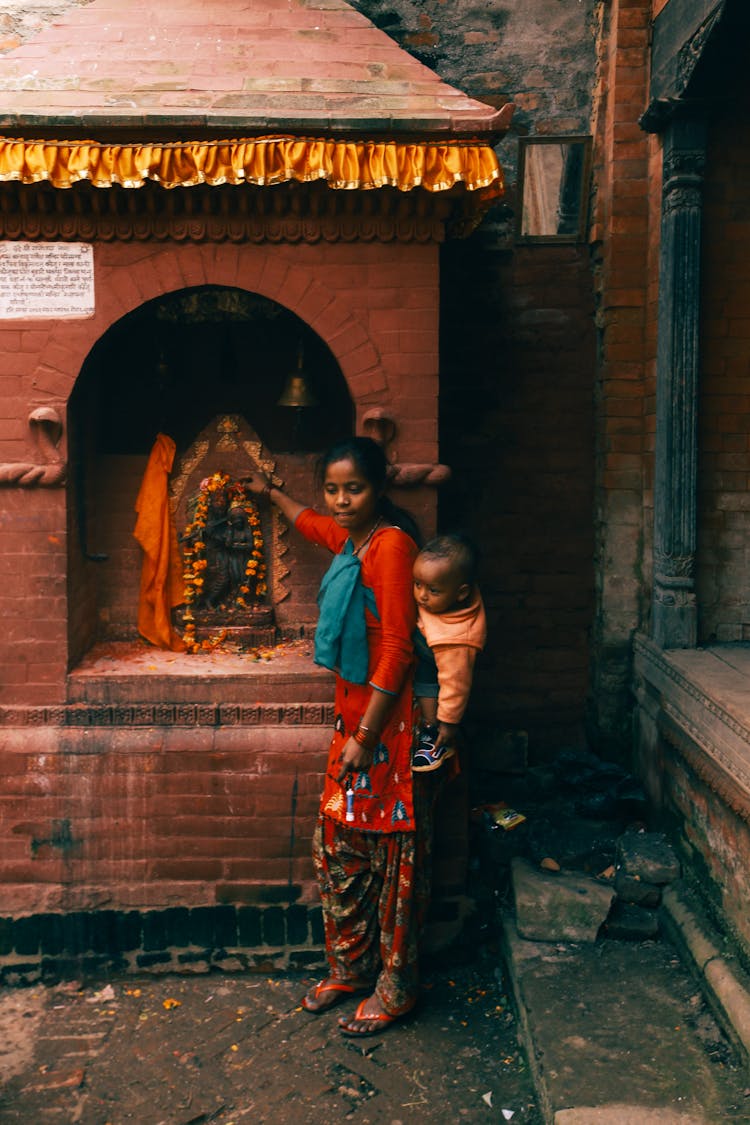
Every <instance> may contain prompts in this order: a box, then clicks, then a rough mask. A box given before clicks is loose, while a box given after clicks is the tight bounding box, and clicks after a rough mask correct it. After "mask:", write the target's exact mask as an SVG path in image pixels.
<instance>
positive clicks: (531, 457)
mask: <svg viewBox="0 0 750 1125" xmlns="http://www.w3.org/2000/svg"><path fill="white" fill-rule="evenodd" d="M483 250H484V247H483V245H482V243H481V241H480V240H479V239H477V240H476V242H472V243H470V244H467V245H457V246H452V247H447V248H446V252H445V259H446V261H448V262H449V268H446V269H444V273H443V276H444V293H443V300H444V306H445V307H446V308H447V309H450V317H451V322H452V323H451V327H450V329H449V328H448V326H447V325H446V327H445V330H444V334H443V348H444V351H443V374H442V394H441V451H442V456H443V457H444V458H445V459H446V460H447V461H448V462H449V463H450V464H452V465H453V466H454V468H455V470H456V473H455V477H454V480H453V481H452V482H451V485H450V487H449V488H446V489H445V490H444V491H443V492H442V493H441V499H440V521H441V524H442V525H443V526H445V527H451V526H454V527H462V528H464V529H465V530H466V531H468V532H469V533H470V534H471V535H472V537H473V538H474V539H475V540H476V541H477V543H478V545H479V548H480V551H481V555H482V562H481V568H480V574H481V584H482V591H483V595H484V598H485V601H486V605H487V611H488V623H489V636H488V643H487V647H486V650H485V652H484V654H483V656H482V658H481V659H480V661H479V662H478V665H477V672H476V680H475V688H474V692H473V696H472V704H471V712H470V714H471V717H472V718H474V719H476V721H477V723H478V725H477V729H476V737H479V738H481V737H482V733H481V732H482V730H483V729H485V728H484V726H483V724H486V723H487V722H488V721H489V722H492V723H498V724H501V725H502V726H504V727H506V728H510V729H517V728H520V729H525V730H527V731H528V732H529V735H530V741H531V746H532V754H543V753H545V752H546V750H547V749H548V748H554V747H555V746H557V745H559V744H560V741H561V740H565V741H568V740H569V739H570V738H578V737H580V731H581V724H582V718H583V703H584V699H585V696H586V689H587V684H588V665H589V648H588V631H589V628H590V624H591V615H592V604H593V598H592V594H593V570H592V552H593V541H592V529H591V511H592V463H593V422H594V418H593V399H592V382H593V368H594V336H593V317H592V314H593V308H592V293H591V271H590V265H589V259H588V250H587V248H586V247H571V246H562V247H560V246H541V245H540V246H529V247H524V248H522V247H517V248H516V249H515V250H514V251H513V253H512V254H507V255H505V256H504V257H503V258H502V259H500V260H498V258H497V257H495V258H494V260H493V262H492V267H491V271H490V270H488V269H487V266H486V264H485V265H484V266H483V264H482V253H483ZM459 314H460V315H459ZM454 318H455V319H454ZM455 320H458V321H459V324H460V327H459V326H458V325H457V324H456V323H455Z"/></svg>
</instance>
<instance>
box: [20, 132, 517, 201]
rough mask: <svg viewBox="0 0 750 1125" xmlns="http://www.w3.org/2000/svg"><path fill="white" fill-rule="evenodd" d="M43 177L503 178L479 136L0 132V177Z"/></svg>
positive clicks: (368, 181) (435, 185)
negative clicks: (408, 138) (121, 137)
mask: <svg viewBox="0 0 750 1125" xmlns="http://www.w3.org/2000/svg"><path fill="white" fill-rule="evenodd" d="M7 180H18V181H20V182H21V183H24V184H34V183H39V182H40V181H42V180H47V181H49V183H51V184H52V185H53V186H54V187H57V188H68V187H71V186H72V185H73V184H75V183H77V182H78V181H80V180H88V181H90V182H91V183H92V184H93V185H94V186H95V187H100V188H105V187H111V186H112V185H113V184H119V185H120V186H121V187H125V188H138V187H141V186H142V185H143V184H144V183H145V182H146V181H147V180H153V181H155V182H156V183H159V184H161V186H162V187H164V188H175V187H193V186H195V185H196V184H209V185H211V186H214V185H218V184H242V183H247V184H255V185H257V186H258V187H266V186H269V185H272V184H280V183H285V182H287V181H290V180H295V181H297V182H298V183H308V182H310V181H313V180H325V181H326V182H327V184H328V186H329V187H331V188H335V189H339V190H341V189H355V188H363V189H372V188H381V187H396V188H399V189H400V190H401V191H411V190H412V188H417V187H421V188H425V189H426V190H427V191H431V192H437V191H447V190H449V189H450V188H452V187H454V186H455V185H456V184H463V185H464V187H465V188H466V189H467V190H468V191H481V192H482V194H483V195H487V196H489V197H491V198H494V197H497V196H500V195H502V192H503V178H502V171H501V169H500V166H499V164H498V160H497V156H496V155H495V152H494V150H493V149H492V148H491V147H490V146H489V145H487V144H449V143H448V144H441V143H438V142H423V143H418V142H414V143H405V142H401V141H336V140H320V139H305V138H299V137H260V138H256V139H250V140H227V141H207V142H205V143H204V142H200V141H194V142H187V143H173V144H100V143H98V142H96V141H25V140H12V139H9V138H0V181H7Z"/></svg>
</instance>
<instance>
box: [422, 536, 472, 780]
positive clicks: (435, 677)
mask: <svg viewBox="0 0 750 1125" xmlns="http://www.w3.org/2000/svg"><path fill="white" fill-rule="evenodd" d="M476 564H477V556H476V550H475V548H474V546H473V544H472V543H471V542H470V541H469V540H468V539H466V538H465V537H464V536H463V535H439V536H437V538H435V539H431V540H430V542H429V543H427V544H426V546H424V547H423V548H422V550H421V551H420V552H419V554H418V555H417V558H416V561H415V563H414V597H415V599H416V602H417V606H418V607H419V612H418V615H417V631H416V634H415V648H416V652H417V670H416V673H415V677H414V691H415V694H416V696H417V699H418V700H419V705H420V708H421V710H422V723H421V726H420V729H419V735H418V741H417V745H416V748H415V750H414V752H413V754H412V769H413V770H414V771H415V772H416V773H427V772H428V771H430V770H436V769H438V768H439V767H440V766H441V765H442V763H443V762H444V761H445V760H446V759H448V758H450V757H452V756H453V755H454V754H455V752H456V750H455V745H454V742H455V737H456V732H457V730H458V724H459V723H460V721H461V719H462V717H463V714H464V711H465V710H466V704H467V703H468V701H469V692H470V691H471V681H472V675H473V672H474V661H475V660H476V655H477V652H479V651H481V649H483V648H484V643H485V640H486V638H487V620H486V617H485V613H484V605H483V604H482V597H481V594H480V593H479V589H478V588H477V584H476Z"/></svg>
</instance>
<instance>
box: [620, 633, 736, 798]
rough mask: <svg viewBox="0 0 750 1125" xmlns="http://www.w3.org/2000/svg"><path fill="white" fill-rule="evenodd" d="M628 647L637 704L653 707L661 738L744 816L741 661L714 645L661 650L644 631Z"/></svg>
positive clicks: (729, 651)
mask: <svg viewBox="0 0 750 1125" xmlns="http://www.w3.org/2000/svg"><path fill="white" fill-rule="evenodd" d="M634 649H635V674H636V677H637V678H638V679H640V680H641V684H642V686H641V696H642V698H641V700H640V702H641V703H642V705H643V706H645V707H646V708H647V709H652V708H653V707H654V705H656V706H657V707H658V710H659V713H658V715H657V716H656V721H657V724H658V726H659V729H660V731H661V733H662V734H663V735H664V737H665V738H666V739H667V740H668V741H670V742H671V743H672V744H673V745H676V746H677V747H678V749H679V750H681V751H682V752H683V753H684V754H686V755H687V756H688V757H689V758H691V765H693V766H694V767H695V768H696V770H697V772H698V773H699V775H700V776H701V777H702V779H703V780H704V781H705V782H706V783H707V784H708V785H709V786H710V787H711V788H712V789H713V790H714V791H715V792H717V793H718V794H719V796H720V797H721V798H722V799H723V800H724V801H726V803H727V804H729V805H730V807H731V808H732V809H733V810H734V811H735V812H736V813H737V814H738V815H739V816H742V817H743V819H745V820H750V707H748V701H749V700H750V692H749V691H748V689H749V688H750V678H749V677H748V675H745V674H743V671H742V670H741V669H742V664H741V662H740V661H739V660H737V659H736V657H735V663H734V664H733V663H730V662H729V661H728V660H725V659H722V652H721V650H720V649H716V650H708V649H679V650H669V651H664V650H663V649H661V648H660V647H659V646H658V645H656V644H654V643H653V641H651V640H650V639H648V638H647V637H644V636H638V637H636V640H635V644H634ZM731 651H732V650H727V653H728V654H729V653H731ZM738 651H739V650H738ZM748 670H749V671H750V650H748ZM654 697H655V698H654Z"/></svg>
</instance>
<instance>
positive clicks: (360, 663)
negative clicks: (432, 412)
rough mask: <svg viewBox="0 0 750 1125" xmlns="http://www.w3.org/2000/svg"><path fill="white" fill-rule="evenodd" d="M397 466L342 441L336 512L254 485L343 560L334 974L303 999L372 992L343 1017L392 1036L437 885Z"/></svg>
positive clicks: (333, 607)
mask: <svg viewBox="0 0 750 1125" xmlns="http://www.w3.org/2000/svg"><path fill="white" fill-rule="evenodd" d="M386 470H387V463H386V460H385V456H384V454H383V451H382V449H381V447H380V446H379V445H377V443H376V442H374V441H372V440H371V439H370V438H361V437H355V438H350V439H348V440H346V441H343V442H341V443H339V444H338V445H336V446H334V447H333V449H331V450H329V451H328V453H327V454H325V455H324V456H323V458H322V459H321V465H320V476H321V479H322V486H323V497H324V500H325V505H326V508H327V510H328V515H325V516H322V515H318V514H317V513H316V512H314V511H313V510H312V509H311V508H308V507H305V506H304V505H302V504H300V503H298V502H297V501H296V500H293V499H292V498H291V497H290V496H287V495H286V494H285V493H284V492H282V491H281V490H280V489H278V488H276V487H275V486H273V485H271V484H270V483H269V482H267V481H264V480H263V479H262V477H260V476H258V475H254V476H252V477H251V478H249V480H248V482H247V483H248V487H249V488H250V489H251V490H252V491H253V492H256V493H265V494H266V495H267V496H268V497H269V499H270V500H271V502H272V503H274V504H275V505H276V506H277V507H278V508H279V509H280V510H281V511H282V512H283V514H284V515H285V516H286V517H287V519H288V520H290V522H292V523H294V525H295V527H296V528H297V530H298V531H299V532H301V534H302V535H304V536H305V538H307V539H309V540H311V541H312V542H313V543H318V544H320V545H322V546H324V547H327V548H328V550H330V551H331V552H332V553H333V554H334V556H335V557H334V560H333V563H332V564H331V568H330V570H329V571H328V573H327V574H326V576H325V578H324V579H323V583H322V585H321V591H320V595H319V597H318V603H319V607H320V619H319V622H318V627H317V630H316V636H315V661H316V663H319V664H323V665H324V666H326V667H330V668H333V669H334V670H335V672H336V696H335V715H336V721H335V725H334V732H333V738H332V740H331V745H330V749H329V753H328V763H327V768H326V775H325V784H324V789H323V795H322V798H321V805H320V814H319V817H318V824H317V827H316V830H315V835H314V839H313V860H314V864H315V870H316V874H317V877H318V884H319V888H320V895H321V901H322V905H323V917H324V923H325V936H326V951H327V955H328V963H329V967H330V973H329V976H328V977H326V979H325V980H322V981H320V983H319V984H317V985H315V987H314V988H312V989H311V990H310V992H308V994H307V995H306V996H305V997H304V998H303V1001H302V1006H303V1007H304V1008H305V1010H306V1011H308V1012H314V1013H318V1012H323V1011H326V1010H328V1009H329V1008H332V1007H333V1006H334V1005H336V1004H338V1003H340V1002H341V1001H342V1000H345V999H346V998H347V997H348V996H352V995H355V994H365V997H366V998H365V999H364V1000H363V1001H362V1002H361V1003H360V1005H359V1007H358V1008H357V1010H356V1013H355V1014H354V1016H353V1017H352V1018H351V1019H342V1020H339V1024H340V1027H341V1031H342V1033H343V1034H344V1035H349V1036H365V1035H374V1034H376V1033H377V1032H380V1031H383V1030H385V1029H386V1028H387V1027H388V1026H389V1025H390V1024H391V1023H392V1022H393V1021H394V1020H396V1019H398V1018H399V1017H400V1016H403V1015H405V1014H406V1013H407V1012H408V1011H410V1009H411V1008H412V1007H413V1006H414V1004H415V1002H416V995H417V986H418V977H417V938H418V932H419V926H420V923H421V921H422V919H423V914H424V909H425V907H426V901H427V895H428V890H429V889H428V885H427V877H426V871H427V868H428V863H427V855H426V852H427V851H428V849H429V828H430V825H429V819H430V818H429V815H428V813H429V809H428V808H426V809H424V810H423V809H421V808H417V809H415V792H414V791H413V789H412V776H411V769H410V749H411V742H412V729H413V714H412V706H413V701H412V663H413V648H412V633H413V630H414V625H415V603H414V598H413V594H412V566H413V564H414V559H415V557H416V554H417V545H416V542H415V539H414V538H413V537H412V535H409V534H407V533H406V532H405V531H403V530H401V528H400V527H399V526H397V523H400V524H401V525H402V526H403V525H404V524H405V523H408V524H409V525H410V530H412V532H413V533H416V527H415V525H414V523H413V521H412V520H411V519H410V517H408V516H407V514H406V513H405V512H401V511H400V510H399V509H397V508H395V507H394V505H393V504H391V502H390V501H389V500H388V499H387V498H386V497H385V495H384V490H385V485H386ZM417 803H418V804H419V799H418V798H417ZM417 829H419V831H417Z"/></svg>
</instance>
